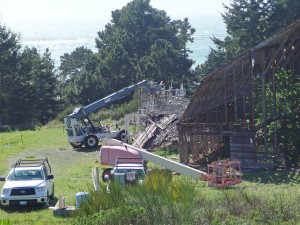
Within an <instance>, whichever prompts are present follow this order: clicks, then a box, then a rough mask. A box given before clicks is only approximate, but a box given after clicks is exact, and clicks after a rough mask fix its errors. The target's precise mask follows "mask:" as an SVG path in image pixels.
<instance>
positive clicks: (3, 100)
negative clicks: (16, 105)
mask: <svg viewBox="0 0 300 225" xmlns="http://www.w3.org/2000/svg"><path fill="white" fill-rule="evenodd" d="M19 41H20V36H19V35H18V34H16V33H13V32H12V31H11V30H10V29H8V28H7V27H6V26H5V25H2V24H1V23H0V125H1V123H8V121H9V111H8V105H9V93H10V89H11V84H12V83H14V80H13V78H12V76H13V74H14V71H15V68H16V67H17V66H16V65H17V59H18V51H19V50H20V48H21V46H20V44H19Z"/></svg>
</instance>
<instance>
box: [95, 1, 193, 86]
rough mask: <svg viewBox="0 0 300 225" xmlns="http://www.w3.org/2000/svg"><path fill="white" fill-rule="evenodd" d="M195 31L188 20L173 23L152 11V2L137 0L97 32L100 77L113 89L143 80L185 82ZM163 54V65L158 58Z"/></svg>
mask: <svg viewBox="0 0 300 225" xmlns="http://www.w3.org/2000/svg"><path fill="white" fill-rule="evenodd" d="M194 32H195V29H193V28H192V27H191V26H190V24H189V22H188V19H185V20H184V21H180V20H177V21H172V20H171V19H170V18H169V17H168V16H167V15H166V12H164V11H161V10H157V9H155V8H153V7H152V6H151V5H150V0H134V1H132V2H130V3H128V4H127V5H126V6H125V7H123V8H122V9H121V10H116V11H113V12H112V20H111V23H109V24H107V25H106V27H105V30H104V31H101V32H98V38H97V39H96V44H97V47H98V49H99V55H100V61H101V64H100V65H99V68H98V71H99V74H100V76H101V77H102V78H103V79H105V80H107V81H106V82H107V83H110V81H109V80H108V79H110V80H111V81H112V82H111V83H112V85H109V87H111V89H113V90H116V89H119V88H121V87H124V86H128V85H129V84H131V83H133V82H137V81H139V80H140V79H141V78H146V79H149V80H151V79H156V78H158V77H160V78H161V77H163V80H166V81H168V82H170V81H171V80H173V81H174V82H179V81H183V80H185V79H187V78H188V77H189V76H190V75H191V72H190V68H191V65H192V63H193V62H192V60H190V59H188V54H189V52H190V50H189V49H188V48H187V47H186V44H187V42H188V41H192V40H193V38H192V34H193V33H194ZM159 47H163V49H159ZM160 55H161V56H163V57H164V58H163V59H161V60H163V61H162V62H158V61H159V60H158V59H155V58H157V57H159V56H160ZM154 61H156V63H153V62H154ZM167 61H169V62H171V61H176V63H175V62H172V63H167ZM149 65H151V68H150V67H149ZM164 66H165V67H164ZM156 72H159V73H160V74H155V73H156ZM170 74H172V75H170Z"/></svg>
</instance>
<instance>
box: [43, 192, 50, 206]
mask: <svg viewBox="0 0 300 225" xmlns="http://www.w3.org/2000/svg"><path fill="white" fill-rule="evenodd" d="M49 206H50V196H49V193H48V192H47V199H46V202H44V203H43V207H44V208H48V207H49Z"/></svg>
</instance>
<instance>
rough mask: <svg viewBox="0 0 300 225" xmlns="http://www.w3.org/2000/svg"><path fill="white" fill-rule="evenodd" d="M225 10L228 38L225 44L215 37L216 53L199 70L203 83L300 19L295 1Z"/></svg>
mask: <svg viewBox="0 0 300 225" xmlns="http://www.w3.org/2000/svg"><path fill="white" fill-rule="evenodd" d="M224 9H225V13H224V14H222V17H223V20H224V22H225V24H226V28H227V33H228V35H227V37H226V38H225V39H224V40H221V39H218V38H215V37H212V41H213V42H214V44H215V46H216V49H211V51H210V53H209V55H208V58H207V60H206V61H205V62H204V63H203V64H202V65H199V66H197V67H196V72H197V74H198V76H199V78H200V79H201V77H203V76H205V75H208V74H209V73H211V72H213V71H214V70H215V69H217V68H218V67H219V66H220V65H222V64H224V63H227V62H229V61H230V60H231V59H232V58H234V57H235V56H236V55H237V54H238V53H240V52H242V51H244V50H246V49H249V48H251V47H253V46H255V45H256V44H258V43H259V42H261V41H262V40H264V39H266V38H268V37H270V36H271V35H273V34H274V33H276V32H277V31H278V30H280V29H283V28H284V27H285V26H287V25H289V24H291V23H292V22H293V21H295V20H297V19H299V18H300V14H299V11H300V2H299V1H294V0H233V1H232V2H231V3H230V4H229V5H228V6H227V5H224Z"/></svg>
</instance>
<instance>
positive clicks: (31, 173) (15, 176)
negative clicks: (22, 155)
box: [7, 170, 43, 181]
mask: <svg viewBox="0 0 300 225" xmlns="http://www.w3.org/2000/svg"><path fill="white" fill-rule="evenodd" d="M42 179H43V174H42V171H41V170H11V171H10V173H9V174H8V177H7V180H9V181H14V180H42Z"/></svg>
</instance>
